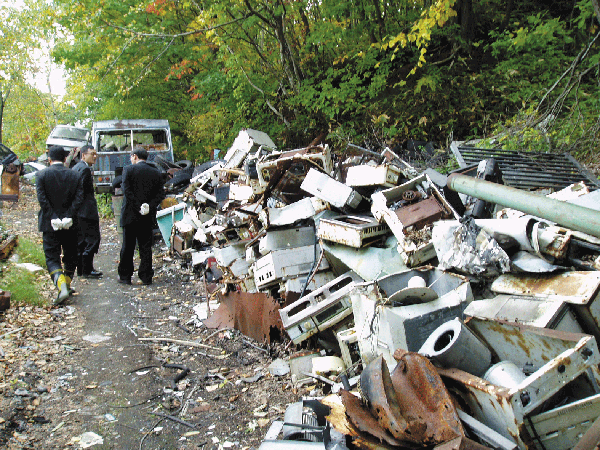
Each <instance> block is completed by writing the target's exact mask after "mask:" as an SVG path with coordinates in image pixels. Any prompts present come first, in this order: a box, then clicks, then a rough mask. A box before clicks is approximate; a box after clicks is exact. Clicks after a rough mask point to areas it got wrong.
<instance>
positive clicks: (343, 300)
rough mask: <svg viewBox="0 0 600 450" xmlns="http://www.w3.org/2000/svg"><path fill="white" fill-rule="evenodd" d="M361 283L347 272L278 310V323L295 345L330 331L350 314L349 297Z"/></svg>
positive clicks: (359, 279) (356, 277)
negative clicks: (327, 330)
mask: <svg viewBox="0 0 600 450" xmlns="http://www.w3.org/2000/svg"><path fill="white" fill-rule="evenodd" d="M362 281H363V280H362V279H361V278H360V277H359V276H358V275H357V274H355V273H354V272H347V273H345V274H343V275H340V276H339V277H337V278H336V279H334V280H333V281H331V282H329V283H327V284H326V285H325V286H323V287H321V288H319V289H317V290H315V291H313V292H311V293H309V294H307V295H305V296H304V297H301V298H299V299H298V300H296V301H295V302H294V303H292V304H290V305H287V306H286V307H284V308H281V309H280V310H279V314H280V315H281V322H282V323H283V327H284V328H285V331H286V332H287V333H288V335H289V336H290V339H292V341H293V342H294V344H298V343H300V342H302V341H304V340H306V339H308V338H309V337H311V336H313V335H315V334H316V333H318V332H320V331H323V330H325V329H327V328H330V327H332V326H333V325H335V324H337V323H339V322H341V321H342V320H343V319H345V318H346V317H348V316H349V315H350V314H352V305H351V303H350V297H349V296H348V294H349V292H350V291H351V290H352V289H353V288H354V286H355V285H356V284H357V283H361V282H362Z"/></svg>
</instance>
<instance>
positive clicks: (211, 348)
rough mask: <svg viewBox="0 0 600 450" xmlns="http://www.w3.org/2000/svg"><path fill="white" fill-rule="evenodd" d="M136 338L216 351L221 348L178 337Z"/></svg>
mask: <svg viewBox="0 0 600 450" xmlns="http://www.w3.org/2000/svg"><path fill="white" fill-rule="evenodd" d="M138 340H139V341H153V342H171V343H173V344H181V345H188V346H190V347H202V348H208V349H210V350H216V351H220V350H221V349H219V348H216V347H211V346H210V345H205V344H200V343H199V342H193V341H181V340H179V339H171V338H161V337H157V338H139V339H138Z"/></svg>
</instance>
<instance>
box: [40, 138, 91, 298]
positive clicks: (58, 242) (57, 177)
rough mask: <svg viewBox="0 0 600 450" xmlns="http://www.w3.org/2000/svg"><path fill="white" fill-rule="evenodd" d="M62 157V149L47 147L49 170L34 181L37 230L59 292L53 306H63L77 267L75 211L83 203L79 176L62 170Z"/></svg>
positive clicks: (63, 156) (63, 157) (69, 292)
mask: <svg viewBox="0 0 600 450" xmlns="http://www.w3.org/2000/svg"><path fill="white" fill-rule="evenodd" d="M66 157H67V152H66V151H65V149H64V148H63V147H60V146H53V147H50V149H49V150H48V159H49V163H50V166H49V167H47V168H45V169H43V170H41V171H39V172H38V173H37V174H36V177H35V178H36V193H37V199H38V202H39V204H40V211H39V213H38V229H39V231H41V232H42V243H43V249H44V255H45V256H46V266H47V268H48V272H49V274H50V277H51V278H52V281H53V282H54V284H55V285H56V287H57V288H58V290H59V292H58V296H57V297H56V299H55V300H54V304H60V303H62V302H64V301H65V300H66V299H67V298H69V296H70V295H71V293H72V292H73V291H72V289H71V280H72V279H73V274H74V273H75V268H76V266H77V210H78V209H79V208H80V207H81V203H82V202H83V189H81V184H80V179H79V176H78V175H77V173H76V172H73V171H72V170H71V169H69V168H67V167H65V165H64V162H65V158H66ZM61 254H62V258H61Z"/></svg>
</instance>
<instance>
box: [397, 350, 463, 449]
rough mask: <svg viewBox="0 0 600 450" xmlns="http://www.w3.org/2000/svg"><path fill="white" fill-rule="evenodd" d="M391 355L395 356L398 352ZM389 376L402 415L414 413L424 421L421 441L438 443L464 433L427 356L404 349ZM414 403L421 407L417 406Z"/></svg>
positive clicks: (410, 419)
mask: <svg viewBox="0 0 600 450" xmlns="http://www.w3.org/2000/svg"><path fill="white" fill-rule="evenodd" d="M399 350H401V349H399ZM394 354H395V356H398V355H400V354H401V351H396V352H394ZM391 378H392V383H393V385H394V389H395V390H396V393H397V395H398V399H399V400H400V404H401V405H402V406H403V408H404V417H407V418H408V420H409V421H412V420H413V419H412V416H413V415H414V416H415V417H418V418H419V419H420V420H424V421H425V423H426V424H427V430H426V435H425V438H424V439H423V441H422V442H425V443H428V444H429V443H441V442H445V441H448V440H450V439H453V438H455V437H458V436H463V435H464V430H463V428H462V424H461V421H460V419H459V417H458V413H457V412H456V409H455V408H454V404H453V402H452V399H451V398H450V394H449V393H448V391H447V390H446V387H445V386H444V383H443V382H442V379H441V378H440V376H439V375H438V373H437V371H436V369H435V367H434V366H433V364H432V363H431V362H430V361H429V360H428V359H427V358H426V357H424V356H423V355H420V354H419V353H415V352H405V353H404V354H403V355H402V357H401V359H400V360H399V361H398V364H397V365H396V368H395V369H394V370H393V372H392V374H391ZM417 405H418V406H421V408H419V409H417Z"/></svg>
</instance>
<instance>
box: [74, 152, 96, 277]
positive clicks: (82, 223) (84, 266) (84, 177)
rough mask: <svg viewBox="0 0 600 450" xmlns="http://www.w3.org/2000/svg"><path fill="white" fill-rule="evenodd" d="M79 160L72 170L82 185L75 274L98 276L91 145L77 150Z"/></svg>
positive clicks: (93, 158)
mask: <svg viewBox="0 0 600 450" xmlns="http://www.w3.org/2000/svg"><path fill="white" fill-rule="evenodd" d="M79 154H80V157H81V160H80V161H79V162H78V163H77V164H75V166H74V167H73V170H74V171H75V172H77V173H78V174H79V177H80V178H81V184H82V187H83V203H82V204H81V208H79V211H77V225H78V233H79V236H78V240H77V254H78V260H77V275H79V276H82V277H83V278H100V277H101V276H102V272H99V271H97V270H96V269H94V255H95V254H96V253H98V249H99V248H100V216H99V214H98V204H97V203H96V195H95V193H94V179H93V177H92V169H91V166H92V165H93V164H94V163H95V162H96V159H97V158H98V154H97V153H96V151H95V150H94V147H92V146H91V145H84V146H83V147H81V149H80V151H79Z"/></svg>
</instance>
